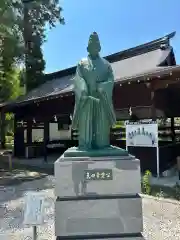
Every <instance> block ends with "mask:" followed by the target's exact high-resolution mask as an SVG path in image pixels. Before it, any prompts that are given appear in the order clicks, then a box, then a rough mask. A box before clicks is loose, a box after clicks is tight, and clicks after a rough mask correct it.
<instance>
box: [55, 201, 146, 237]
mask: <svg viewBox="0 0 180 240" xmlns="http://www.w3.org/2000/svg"><path fill="white" fill-rule="evenodd" d="M55 214H56V215H55V235H56V236H63V235H64V236H65V235H68V236H72V235H86V234H118V233H139V232H142V231H143V222H142V200H141V198H134V199H133V198H132V199H131V198H127V199H98V200H80V201H74V200H73V201H72V200H71V201H56V204H55Z"/></svg>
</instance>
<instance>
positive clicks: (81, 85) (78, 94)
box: [72, 63, 87, 129]
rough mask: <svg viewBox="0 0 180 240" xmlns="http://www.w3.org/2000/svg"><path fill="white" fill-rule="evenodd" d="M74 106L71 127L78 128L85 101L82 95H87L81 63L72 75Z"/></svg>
mask: <svg viewBox="0 0 180 240" xmlns="http://www.w3.org/2000/svg"><path fill="white" fill-rule="evenodd" d="M74 93H75V108H74V114H73V119H72V129H78V126H79V125H78V124H79V118H80V116H81V114H82V111H83V108H84V105H85V103H86V101H87V99H86V98H84V96H86V95H87V84H86V81H85V79H84V77H83V72H82V65H81V63H79V64H78V65H77V68H76V74H75V77H74Z"/></svg>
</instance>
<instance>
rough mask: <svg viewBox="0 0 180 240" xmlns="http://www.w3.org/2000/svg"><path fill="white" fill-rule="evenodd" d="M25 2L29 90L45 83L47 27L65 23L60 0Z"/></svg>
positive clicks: (27, 84) (25, 36) (27, 80)
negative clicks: (44, 49) (43, 50)
mask: <svg viewBox="0 0 180 240" xmlns="http://www.w3.org/2000/svg"><path fill="white" fill-rule="evenodd" d="M28 2H29V3H25V4H24V41H25V45H26V87H27V91H29V90H31V89H33V88H35V87H37V86H39V85H40V84H42V83H44V77H43V76H44V73H43V72H44V69H45V61H44V59H43V54H42V48H41V47H42V44H43V43H44V41H45V40H46V35H45V29H46V27H47V26H49V27H50V28H53V27H55V26H56V23H58V22H59V23H60V24H64V18H62V17H61V12H62V8H61V7H60V6H59V3H58V2H59V1H58V0H37V1H28Z"/></svg>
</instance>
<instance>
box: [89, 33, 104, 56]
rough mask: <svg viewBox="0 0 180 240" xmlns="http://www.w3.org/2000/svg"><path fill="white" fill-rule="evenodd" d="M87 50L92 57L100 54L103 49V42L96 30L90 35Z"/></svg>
mask: <svg viewBox="0 0 180 240" xmlns="http://www.w3.org/2000/svg"><path fill="white" fill-rule="evenodd" d="M87 51H88V53H89V54H90V55H91V56H92V57H96V56H98V55H99V52H100V51H101V44H100V41H99V37H98V34H97V33H96V32H93V33H92V34H91V35H90V37H89V42H88V47H87Z"/></svg>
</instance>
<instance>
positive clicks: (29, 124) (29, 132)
mask: <svg viewBox="0 0 180 240" xmlns="http://www.w3.org/2000/svg"><path fill="white" fill-rule="evenodd" d="M31 144H32V120H27V145H31Z"/></svg>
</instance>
